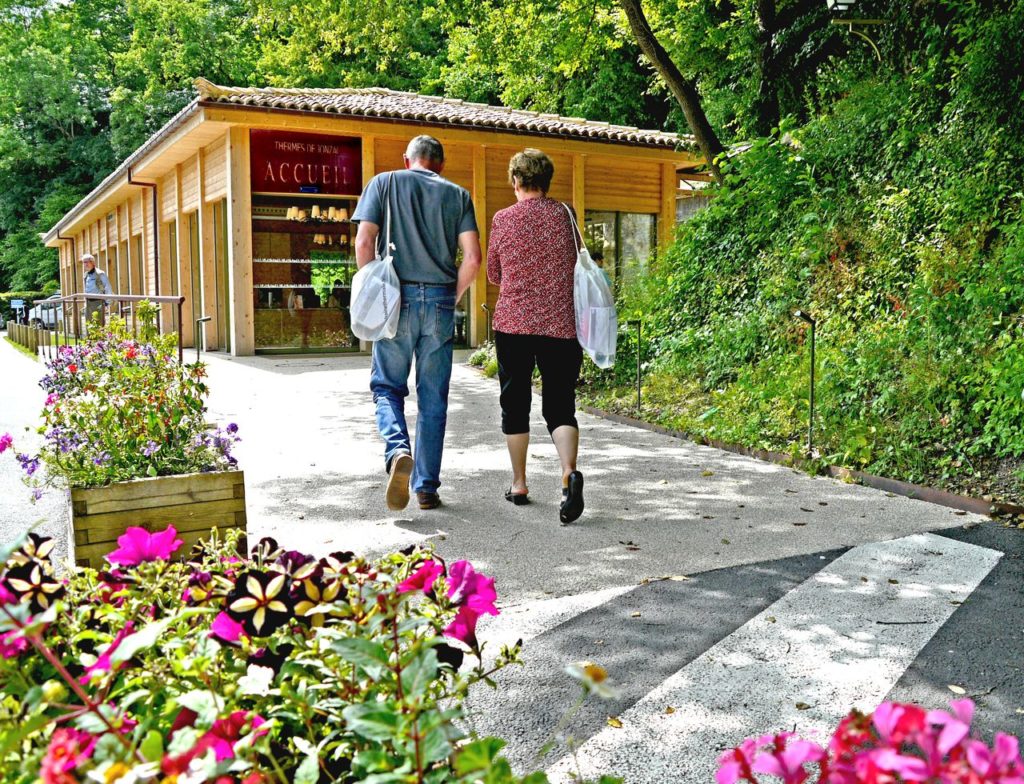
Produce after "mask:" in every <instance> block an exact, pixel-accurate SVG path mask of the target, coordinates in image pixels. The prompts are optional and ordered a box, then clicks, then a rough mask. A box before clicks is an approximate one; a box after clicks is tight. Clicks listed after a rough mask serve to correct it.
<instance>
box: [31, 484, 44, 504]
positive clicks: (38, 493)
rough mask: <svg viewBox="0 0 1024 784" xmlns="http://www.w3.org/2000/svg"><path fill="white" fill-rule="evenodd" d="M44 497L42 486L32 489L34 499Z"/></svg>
mask: <svg viewBox="0 0 1024 784" xmlns="http://www.w3.org/2000/svg"><path fill="white" fill-rule="evenodd" d="M42 497H43V491H42V488H39V487H37V488H35V489H34V490H33V491H32V500H33V501H38V500H39V499H40V498H42Z"/></svg>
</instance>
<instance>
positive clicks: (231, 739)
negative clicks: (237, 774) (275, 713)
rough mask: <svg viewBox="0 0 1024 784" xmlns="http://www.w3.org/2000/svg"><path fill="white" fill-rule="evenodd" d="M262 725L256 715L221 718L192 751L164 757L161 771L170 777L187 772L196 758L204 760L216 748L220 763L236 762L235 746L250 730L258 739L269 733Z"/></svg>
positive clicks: (236, 712)
mask: <svg viewBox="0 0 1024 784" xmlns="http://www.w3.org/2000/svg"><path fill="white" fill-rule="evenodd" d="M262 724H264V720H263V719H262V718H261V717H260V716H258V715H257V714H255V713H250V712H249V711H235V712H234V713H232V714H231V715H230V716H228V717H227V718H224V719H217V721H215V722H214V723H213V726H212V727H211V728H210V729H209V730H208V731H207V732H206V734H205V735H203V736H202V737H201V738H200V739H199V740H198V741H197V742H196V745H195V746H193V747H192V748H191V749H189V750H188V751H186V752H184V753H182V754H179V755H178V756H176V757H170V756H167V757H164V758H163V760H162V761H161V763H160V768H161V770H162V771H163V772H164V774H165V775H167V776H173V775H175V774H179V773H184V772H185V771H186V770H188V767H189V765H190V764H191V762H192V760H193V759H195V758H196V757H201V756H202V755H204V754H205V753H206V752H207V751H208V750H209V749H213V754H214V757H215V758H216V760H217V762H223V761H224V760H228V759H233V758H234V756H235V746H236V744H237V743H238V741H240V740H241V739H242V737H243V735H245V734H246V733H245V730H246V729H247V728H248V729H249V731H250V732H251V734H252V735H254V736H256V737H259V736H261V735H266V734H267V730H265V729H263V730H261V729H259V728H260V726H261V725H262Z"/></svg>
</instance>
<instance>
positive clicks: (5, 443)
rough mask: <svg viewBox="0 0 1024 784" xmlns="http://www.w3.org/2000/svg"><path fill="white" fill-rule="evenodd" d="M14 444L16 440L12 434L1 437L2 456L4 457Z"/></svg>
mask: <svg viewBox="0 0 1024 784" xmlns="http://www.w3.org/2000/svg"><path fill="white" fill-rule="evenodd" d="M13 443H14V439H13V438H11V434H10V433H4V434H3V435H2V436H0V455H2V454H3V453H4V452H6V451H7V450H8V449H10V448H11V445H12V444H13Z"/></svg>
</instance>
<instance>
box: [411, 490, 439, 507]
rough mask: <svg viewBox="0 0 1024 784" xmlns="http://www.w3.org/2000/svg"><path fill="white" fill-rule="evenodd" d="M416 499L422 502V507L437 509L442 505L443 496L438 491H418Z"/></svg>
mask: <svg viewBox="0 0 1024 784" xmlns="http://www.w3.org/2000/svg"><path fill="white" fill-rule="evenodd" d="M416 500H417V501H418V502H419V504H420V509H437V507H439V506H440V505H441V496H439V495H438V494H437V493H425V492H419V493H416Z"/></svg>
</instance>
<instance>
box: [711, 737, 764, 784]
mask: <svg viewBox="0 0 1024 784" xmlns="http://www.w3.org/2000/svg"><path fill="white" fill-rule="evenodd" d="M758 748H759V747H758V742H757V741H756V740H754V739H753V738H747V739H746V740H745V741H743V742H742V743H741V744H740V745H739V746H737V747H736V748H734V749H729V750H728V751H727V752H725V753H724V754H722V755H721V756H720V757H719V758H718V765H719V767H718V771H717V772H716V773H715V781H717V782H718V784H736V782H737V781H750V779H751V778H753V776H752V770H751V765H753V764H754V756H755V755H756V754H757V750H758Z"/></svg>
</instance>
